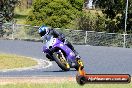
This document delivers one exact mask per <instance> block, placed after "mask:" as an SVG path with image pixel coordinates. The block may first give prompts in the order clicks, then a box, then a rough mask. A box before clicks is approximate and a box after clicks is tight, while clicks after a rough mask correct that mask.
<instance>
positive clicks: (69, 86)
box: [0, 82, 132, 88]
mask: <svg viewBox="0 0 132 88" xmlns="http://www.w3.org/2000/svg"><path fill="white" fill-rule="evenodd" d="M0 88H132V83H130V84H85V85H83V86H81V85H78V84H77V83H74V82H70V83H56V84H55V83H49V84H48V83H45V84H28V83H26V84H6V85H0Z"/></svg>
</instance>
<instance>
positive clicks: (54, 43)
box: [43, 36, 84, 71]
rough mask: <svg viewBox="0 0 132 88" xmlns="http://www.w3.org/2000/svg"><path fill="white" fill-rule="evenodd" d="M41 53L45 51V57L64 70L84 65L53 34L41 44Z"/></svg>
mask: <svg viewBox="0 0 132 88" xmlns="http://www.w3.org/2000/svg"><path fill="white" fill-rule="evenodd" d="M43 53H46V57H47V58H48V59H49V60H52V61H55V62H56V63H57V64H58V66H59V67H60V68H61V69H62V70H64V71H69V70H70V68H75V69H76V70H78V69H79V67H80V66H81V67H82V68H83V67H84V65H83V62H82V60H81V58H76V56H75V53H74V52H73V51H72V50H71V49H70V48H69V47H68V46H67V45H65V44H64V43H63V42H62V41H60V40H59V39H58V38H53V36H51V38H50V39H48V40H47V41H46V44H45V45H44V46H43Z"/></svg>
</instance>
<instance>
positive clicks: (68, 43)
mask: <svg viewBox="0 0 132 88" xmlns="http://www.w3.org/2000/svg"><path fill="white" fill-rule="evenodd" d="M64 44H65V45H67V46H68V47H69V48H70V49H71V50H72V51H73V52H74V53H75V55H76V58H80V56H79V54H78V52H77V51H76V50H75V49H74V47H73V46H72V44H71V43H70V42H69V41H67V40H65V42H64Z"/></svg>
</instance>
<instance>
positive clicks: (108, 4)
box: [93, 0, 132, 31]
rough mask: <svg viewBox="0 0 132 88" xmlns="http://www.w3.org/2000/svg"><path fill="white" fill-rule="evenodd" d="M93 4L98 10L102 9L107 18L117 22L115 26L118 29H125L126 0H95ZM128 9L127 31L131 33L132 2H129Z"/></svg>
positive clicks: (130, 0) (131, 0)
mask: <svg viewBox="0 0 132 88" xmlns="http://www.w3.org/2000/svg"><path fill="white" fill-rule="evenodd" d="M93 3H94V5H95V6H96V8H98V7H99V8H101V9H102V12H103V13H104V14H106V17H107V18H110V19H111V21H115V24H114V25H116V26H117V29H122V30H123V29H124V21H125V7H126V0H93ZM128 7H129V8H128V21H127V30H128V31H130V30H131V29H132V18H131V16H132V0H129V6H128ZM112 23H113V22H112Z"/></svg>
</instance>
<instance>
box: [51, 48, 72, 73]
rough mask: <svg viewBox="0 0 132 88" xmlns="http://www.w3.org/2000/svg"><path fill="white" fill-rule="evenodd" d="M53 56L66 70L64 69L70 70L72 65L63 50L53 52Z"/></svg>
mask: <svg viewBox="0 0 132 88" xmlns="http://www.w3.org/2000/svg"><path fill="white" fill-rule="evenodd" d="M53 57H54V59H55V62H56V63H57V64H58V66H59V67H60V68H61V69H62V70H64V71H69V70H70V65H69V63H68V62H67V60H66V58H65V56H64V54H63V52H62V51H61V50H57V51H56V52H54V53H53Z"/></svg>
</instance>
